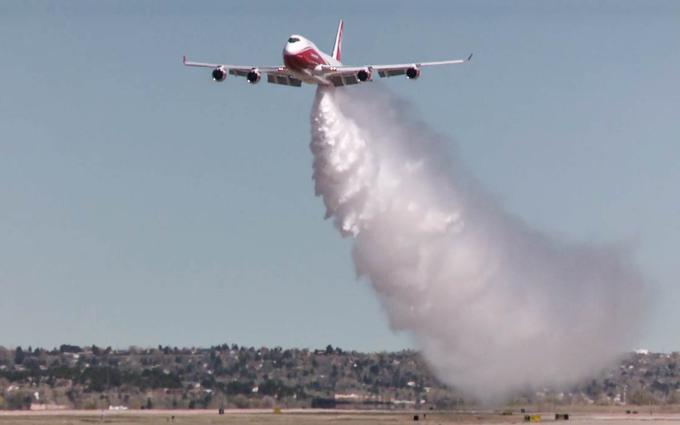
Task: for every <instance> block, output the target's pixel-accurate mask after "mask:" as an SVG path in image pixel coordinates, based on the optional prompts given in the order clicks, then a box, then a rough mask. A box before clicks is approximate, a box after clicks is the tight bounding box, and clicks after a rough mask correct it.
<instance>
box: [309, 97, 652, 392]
mask: <svg viewBox="0 0 680 425" xmlns="http://www.w3.org/2000/svg"><path fill="white" fill-rule="evenodd" d="M412 115H413V114H411V113H409V110H408V107H407V106H406V105H404V102H403V101H400V100H399V99H396V98H395V97H394V96H393V95H392V94H390V93H388V92H387V91H386V90H385V89H384V88H381V87H375V86H374V87H367V86H362V87H355V88H352V89H350V90H346V89H343V90H333V89H326V88H320V89H319V90H318V91H317V95H316V99H315V102H314V106H313V110H312V115H311V124H312V141H311V144H310V148H311V150H312V153H313V154H314V180H315V188H316V193H317V195H320V196H321V197H322V198H323V201H324V204H325V206H326V210H327V213H326V216H327V217H332V218H333V220H334V222H335V225H336V226H337V228H338V229H339V231H340V232H341V233H342V235H343V236H350V237H353V238H354V239H355V243H354V247H353V253H352V255H353V259H354V262H355V265H356V270H357V274H358V275H359V276H363V277H366V278H367V279H368V280H369V281H370V283H371V284H372V285H373V288H374V289H375V291H376V293H377V294H378V296H379V298H380V301H381V302H382V304H383V305H384V307H385V309H386V311H387V314H388V316H389V320H390V324H391V326H392V327H393V329H395V330H402V331H407V332H409V333H411V334H412V335H413V337H414V339H415V341H416V343H417V344H418V346H419V348H420V349H421V351H422V353H423V354H424V357H425V359H426V360H427V361H428V363H429V364H430V365H431V367H432V368H433V370H434V372H435V374H436V375H437V376H438V377H439V379H441V380H442V381H443V382H445V383H447V384H449V385H452V386H455V387H457V388H460V389H462V390H463V391H465V392H466V393H467V394H469V395H472V396H474V397H476V398H477V399H479V400H481V401H500V400H501V398H502V397H506V396H508V395H511V393H512V392H513V391H516V390H521V389H526V388H531V387H537V386H543V385H563V384H570V383H573V382H575V381H577V380H579V379H583V378H585V377H588V376H589V375H590V374H593V373H595V372H597V371H598V370H599V369H600V368H602V367H605V366H607V365H608V364H609V362H611V361H613V360H614V359H615V358H616V356H618V355H619V354H621V353H623V352H624V351H625V350H629V349H630V348H632V345H631V344H633V341H634V340H633V338H635V336H636V335H637V333H638V330H639V329H638V328H639V323H640V319H641V315H642V313H643V311H644V305H645V304H646V303H645V289H644V288H645V282H644V278H643V277H642V276H641V274H640V273H639V271H638V270H637V269H636V267H635V266H634V265H633V264H632V262H631V260H630V258H629V255H628V253H627V252H626V250H624V249H620V248H617V247H598V246H589V245H585V244H583V245H574V244H567V243H565V242H562V241H559V240H556V239H554V238H551V237H549V236H546V235H544V234H541V233H539V232H537V231H535V230H533V229H531V228H530V227H529V226H528V225H526V224H525V223H524V222H522V221H521V220H519V219H517V218H515V217H513V216H511V215H509V214H507V213H506V212H504V211H503V210H502V209H501V208H500V207H499V206H498V204H497V203H496V202H495V200H494V199H492V197H490V196H489V195H488V194H486V193H485V192H484V191H483V190H481V189H479V187H478V186H477V185H476V184H474V183H473V179H471V178H470V177H469V176H468V175H466V173H465V172H463V171H462V170H461V167H460V165H459V164H456V162H455V161H454V160H453V159H452V158H450V156H449V153H448V149H447V148H446V143H445V141H444V140H442V139H441V138H440V137H439V136H437V135H435V134H433V132H431V131H429V130H428V129H427V128H426V127H425V126H424V125H423V124H422V123H419V122H416V121H415V120H414V119H413V118H412Z"/></svg>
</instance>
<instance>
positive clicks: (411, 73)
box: [406, 66, 420, 80]
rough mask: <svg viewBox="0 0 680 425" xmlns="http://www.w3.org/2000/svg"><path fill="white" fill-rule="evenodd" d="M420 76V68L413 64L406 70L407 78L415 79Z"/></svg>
mask: <svg viewBox="0 0 680 425" xmlns="http://www.w3.org/2000/svg"><path fill="white" fill-rule="evenodd" d="M418 77H420V68H418V67H416V66H413V67H411V68H409V69H407V70H406V78H408V79H409V80H415V79H416V78H418Z"/></svg>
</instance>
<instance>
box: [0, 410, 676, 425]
mask: <svg viewBox="0 0 680 425" xmlns="http://www.w3.org/2000/svg"><path fill="white" fill-rule="evenodd" d="M561 411H562V410H560V412H561ZM564 411H567V410H566V409H565V410H564ZM423 413H426V417H423ZM414 415H418V416H419V417H418V419H419V420H418V421H417V422H416V421H414ZM541 415H542V420H541V423H546V422H548V423H551V424H552V425H557V423H560V424H562V425H568V424H569V423H574V425H664V424H673V425H680V413H664V412H653V413H652V414H650V411H649V410H647V411H646V412H643V411H640V413H638V414H637V415H631V414H626V413H625V412H623V411H618V410H617V411H610V412H602V411H597V412H586V411H579V412H574V413H572V412H570V420H569V421H566V422H565V421H555V420H554V413H553V412H542V413H541ZM173 416H174V420H173ZM652 421H653V424H652ZM97 423H107V424H115V425H137V424H139V425H145V424H149V425H151V424H159V425H160V424H182V425H202V424H206V425H207V424H211V425H212V424H226V425H228V424H247V425H298V424H299V425H311V424H343V425H369V424H406V423H413V424H419V423H427V424H441V425H444V424H470V425H481V424H493V425H503V424H517V423H524V418H523V415H521V414H519V413H515V414H513V415H510V416H503V415H500V414H494V413H475V412H464V413H455V412H393V411H390V412H363V411H321V410H318V411H316V410H292V411H283V412H282V413H280V414H275V413H273V412H271V411H263V410H258V411H252V410H251V411H243V410H240V411H227V412H226V414H225V415H217V412H215V411H212V410H209V411H195V410H190V411H189V410H187V411H178V410H174V411H161V410H153V411H148V412H139V411H135V412H131V411H126V412H109V411H105V412H103V413H102V412H95V411H53V412H0V424H12V425H48V424H49V425H53V424H58V425H81V424H97Z"/></svg>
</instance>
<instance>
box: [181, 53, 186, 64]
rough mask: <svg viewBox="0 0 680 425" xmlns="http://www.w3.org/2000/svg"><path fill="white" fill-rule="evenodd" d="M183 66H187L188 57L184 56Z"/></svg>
mask: <svg viewBox="0 0 680 425" xmlns="http://www.w3.org/2000/svg"><path fill="white" fill-rule="evenodd" d="M182 64H184V65H186V64H187V55H184V56H182Z"/></svg>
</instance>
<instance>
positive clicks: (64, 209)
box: [0, 0, 680, 350]
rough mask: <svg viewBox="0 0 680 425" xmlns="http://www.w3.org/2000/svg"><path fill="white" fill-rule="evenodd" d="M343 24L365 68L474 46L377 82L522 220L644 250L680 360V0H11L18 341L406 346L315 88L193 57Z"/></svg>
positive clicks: (7, 324) (654, 326) (227, 55)
mask: <svg viewBox="0 0 680 425" xmlns="http://www.w3.org/2000/svg"><path fill="white" fill-rule="evenodd" d="M340 17H342V18H344V19H345V40H344V51H343V60H344V61H345V62H348V63H352V64H363V63H376V62H377V63H391V62H404V61H411V60H434V59H440V58H448V57H460V56H464V55H466V54H467V53H468V52H474V53H475V57H474V59H473V62H472V63H470V64H468V65H465V66H458V67H453V68H447V69H433V70H427V71H425V72H424V73H423V75H422V78H421V79H420V80H418V81H416V82H412V81H406V80H402V79H401V78H395V79H390V80H386V82H383V83H382V84H385V85H387V86H389V88H390V89H391V90H394V91H395V92H397V93H399V94H400V95H401V96H403V97H404V98H406V99H408V100H409V101H411V102H412V103H413V104H414V105H415V106H416V108H417V109H418V110H419V113H420V114H421V116H422V117H423V119H424V120H425V121H426V122H427V123H428V124H429V125H431V126H432V127H433V128H435V129H436V130H437V131H439V132H441V133H442V134H445V135H447V136H448V137H450V139H451V140H452V145H451V150H452V151H457V152H458V154H459V155H461V156H462V158H463V161H464V162H465V164H466V165H467V167H468V168H469V169H470V171H471V172H472V173H473V174H475V175H476V176H477V177H478V179H479V180H481V182H482V183H483V184H484V185H485V186H486V187H487V188H488V189H489V190H490V191H492V192H493V193H495V194H497V195H498V197H499V198H501V199H502V203H503V204H504V205H505V207H506V208H507V209H508V210H510V211H512V212H513V213H515V214H517V215H519V216H520V217H522V218H524V219H525V220H526V221H527V222H529V223H532V224H533V225H534V226H535V227H537V228H538V229H541V230H543V231H547V232H550V233H552V234H557V235H560V236H562V237H563V238H565V239H569V240H579V241H583V240H585V241H593V242H604V241H617V242H620V241H623V242H625V243H628V244H630V245H631V246H633V247H634V249H635V252H636V253H637V258H638V260H639V263H640V265H641V267H642V269H643V270H644V271H645V272H646V273H647V274H648V275H649V276H650V277H651V278H652V279H653V284H654V293H655V295H656V297H657V298H658V301H657V303H656V304H655V308H654V310H653V312H652V315H651V317H650V320H649V324H648V326H647V329H648V333H647V334H646V335H645V337H644V338H643V341H641V344H640V345H643V346H647V347H649V348H651V349H655V350H680V332H678V331H677V329H678V325H680V309H679V308H677V306H678V305H680V285H679V283H680V282H678V276H680V261H678V255H679V253H680V249H679V248H678V247H679V246H680V196H679V195H680V189H679V187H680V119H678V116H679V115H678V113H679V111H680V77H679V76H680V25H679V23H680V3H678V2H674V1H666V2H660V1H550V2H546V1H539V0H536V1H514V2H508V1H504V0H498V1H472V0H470V1H463V2H453V1H452V2H449V1H441V2H420V1H417V2H413V1H409V2H400V3H399V2H374V1H372V2H366V1H344V2H317V1H307V2H297V1H296V2H290V1H288V2H240V3H237V2H228V1H214V2H194V1H183V2H177V1H168V2H166V1H138V2H131V1H104V2H95V1H90V2H85V1H79V2H76V1H64V2H47V1H45V2H32V1H6V2H2V4H0V40H2V41H0V54H1V58H0V135H1V137H0V323H2V326H1V327H0V344H1V345H6V346H14V345H23V346H27V345H33V346H38V345H39V346H47V347H50V346H54V345H57V344H61V343H65V342H68V343H76V344H92V343H95V344H98V345H113V346H127V345H131V344H137V345H156V344H164V345H165V344H168V345H209V344H217V343H222V342H229V343H231V342H235V343H239V344H248V345H283V346H307V347H317V346H325V345H326V344H328V343H331V344H333V345H339V346H341V347H345V348H355V349H362V350H391V349H398V348H401V347H405V346H408V345H409V340H408V338H407V337H405V336H403V335H402V336H399V335H393V334H392V333H391V331H390V330H389V328H388V326H387V321H386V319H385V317H384V315H383V312H382V311H381V307H380V305H379V304H378V302H377V301H376V300H375V298H374V297H373V295H372V293H371V289H370V287H369V285H367V284H366V283H365V282H357V281H356V280H355V278H354V273H353V268H352V264H351V260H350V256H349V247H350V244H349V243H348V241H343V240H341V239H340V237H339V236H338V234H337V232H336V231H335V230H334V229H333V228H332V225H331V223H329V222H325V221H323V219H322V218H323V213H324V210H323V206H322V203H321V201H320V200H319V199H317V198H315V197H314V195H313V186H312V181H311V154H310V152H309V149H308V143H309V110H310V106H311V102H312V98H313V95H314V89H313V87H310V86H307V87H303V88H302V89H294V88H287V87H282V86H273V85H269V84H266V83H261V84H259V85H257V86H254V87H251V86H249V85H248V84H246V83H245V82H244V81H243V80H242V79H241V80H236V79H234V78H229V79H228V81H227V82H225V83H223V84H214V83H212V82H211V81H210V79H209V71H202V70H197V69H187V68H184V67H182V66H181V63H180V61H181V57H182V55H183V54H187V55H189V57H190V58H192V59H196V60H206V61H223V62H227V63H229V62H231V63H237V64H251V63H252V64H262V65H278V64H280V62H281V50H282V48H283V45H284V43H285V39H286V37H287V36H288V35H289V34H291V33H300V34H303V35H305V36H307V37H309V38H311V39H312V40H315V41H316V43H317V44H318V45H319V47H322V48H324V49H326V50H330V49H331V47H332V46H331V44H332V40H333V37H334V32H335V28H336V25H337V20H338V18H340ZM454 141H455V146H454ZM630 348H631V349H632V348H636V347H630Z"/></svg>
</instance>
